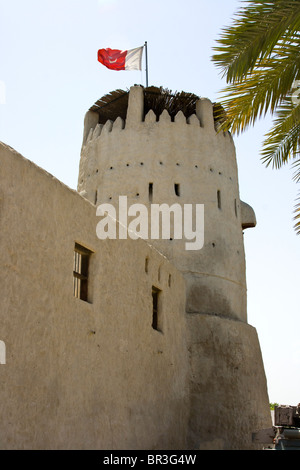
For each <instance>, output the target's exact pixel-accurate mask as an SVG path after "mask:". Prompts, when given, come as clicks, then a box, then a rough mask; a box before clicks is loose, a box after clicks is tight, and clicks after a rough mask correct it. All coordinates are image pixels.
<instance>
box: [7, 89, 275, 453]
mask: <svg viewBox="0 0 300 470" xmlns="http://www.w3.org/2000/svg"><path fill="white" fill-rule="evenodd" d="M142 103H143V100H142V88H141V87H133V88H132V89H131V91H130V96H129V108H128V114H127V119H126V123H124V122H123V121H122V120H121V119H119V118H118V119H117V120H116V121H115V122H114V123H112V122H110V121H108V122H107V124H105V125H104V126H103V127H101V126H99V125H98V124H97V116H96V115H95V113H87V115H86V117H85V128H84V139H83V147H82V155H81V161H80V168H79V178H78V191H79V193H80V194H81V195H82V196H84V197H82V196H81V195H80V194H78V193H77V192H76V191H73V190H70V189H69V188H67V187H66V186H64V185H63V184H62V183H60V182H59V181H58V180H56V179H55V178H53V177H52V176H51V175H49V174H48V173H46V172H45V171H43V170H42V169H40V168H38V167H37V166H36V165H34V164H32V163H31V162H29V161H28V160H26V159H24V158H23V157H21V156H20V155H19V154H17V152H15V151H14V150H12V149H11V148H9V147H8V146H6V145H4V144H1V147H0V157H1V185H0V224H1V265H2V267H3V269H2V270H1V285H2V289H3V293H4V294H3V295H2V296H1V309H0V325H1V338H0V339H1V340H2V341H5V345H6V364H5V365H0V378H1V379H0V380H1V390H0V400H1V401H0V416H1V421H0V423H1V424H0V448H2V449H253V448H255V446H254V445H253V444H252V441H251V434H252V432H255V431H257V430H259V429H261V428H267V427H270V426H271V418H270V413H269V404H268V395H267V388H266V378H265V375H264V368H263V363H262V359H261V352H260V347H259V342H258V338H257V334H256V331H255V329H254V328H253V327H252V326H250V325H248V324H247V310H246V276H245V256H244V246H243V236H242V228H243V227H244V228H247V227H252V226H254V225H255V223H256V221H255V214H254V212H253V210H252V208H251V207H250V206H248V205H247V204H244V203H243V202H242V201H240V198H239V190H238V179H237V168H236V158H235V149H234V144H233V141H232V139H231V137H230V135H228V134H225V135H224V134H223V133H222V134H220V133H219V134H217V133H216V131H215V128H214V123H213V118H212V105H211V102H210V101H209V100H207V99H203V100H200V101H199V102H198V103H197V106H196V114H195V115H193V116H191V117H190V118H189V119H186V118H185V117H184V116H183V114H182V113H179V114H178V115H177V116H176V118H175V122H171V120H170V116H169V115H168V112H167V110H165V111H164V112H163V113H162V115H161V116H160V119H159V122H156V120H155V116H154V113H153V112H151V111H150V112H149V113H148V115H147V116H146V117H145V120H144V121H143V119H142V117H143V109H142ZM150 182H151V183H153V200H152V202H153V203H163V202H165V203H168V204H170V205H171V204H172V203H175V202H176V203H180V204H185V203H189V204H191V203H192V204H195V203H199V204H204V205H205V244H204V247H203V249H202V250H200V251H199V252H187V251H186V250H185V249H184V244H183V242H182V241H180V240H163V241H160V240H157V241H155V240H153V241H152V240H149V243H147V242H146V241H143V240H138V241H137V240H130V239H128V240H105V241H103V240H102V241H101V240H99V239H98V238H97V237H96V224H97V217H96V205H97V204H100V203H102V202H111V203H112V204H116V206H117V201H118V197H119V195H127V196H128V202H129V203H133V202H140V203H144V204H146V205H147V204H148V205H150V201H149V192H148V188H149V183H150ZM175 183H177V184H180V197H178V196H176V195H175V194H174V184H175ZM217 191H220V192H221V208H220V207H218V200H217ZM87 199H88V200H87ZM75 242H77V243H80V244H82V245H83V246H85V247H86V248H88V249H90V250H92V252H93V254H92V255H91V263H90V273H89V277H90V283H89V298H88V300H89V302H84V301H82V300H79V299H77V298H75V297H74V296H73V286H72V282H73V250H74V244H75ZM146 259H147V262H146ZM146 266H147V269H145V268H146ZM146 271H147V272H146ZM170 276H171V277H170ZM170 279H171V282H169V281H170ZM169 284H170V285H169ZM152 286H155V287H157V288H159V289H161V291H162V292H161V299H160V300H161V303H160V310H161V315H162V328H161V329H162V331H161V332H160V331H156V330H154V329H153V328H152V326H151V323H152V296H151V289H152Z"/></svg>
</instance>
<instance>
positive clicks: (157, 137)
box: [78, 86, 271, 449]
mask: <svg viewBox="0 0 300 470" xmlns="http://www.w3.org/2000/svg"><path fill="white" fill-rule="evenodd" d="M215 108H216V106H214V105H213V104H212V103H211V101H210V100H208V99H206V98H199V97H197V96H195V95H193V94H189V93H179V94H175V95H172V94H171V93H169V92H168V91H165V90H163V89H157V88H146V89H144V88H143V87H141V86H134V87H132V88H131V89H130V92H129V93H128V92H124V91H122V90H117V91H115V92H113V93H111V94H110V95H108V96H105V97H103V98H102V99H101V100H99V101H98V102H97V103H95V105H94V106H93V107H92V108H91V109H90V110H89V111H88V112H87V114H86V116H85V125H84V135H83V144H82V151H81V159H80V169H79V178H78V191H79V192H80V194H82V195H83V196H84V197H86V198H87V199H89V200H90V201H91V202H92V203H94V204H95V205H97V206H98V205H99V204H103V203H110V204H112V205H113V206H114V207H115V208H118V204H119V197H120V196H126V197H127V204H128V206H130V205H132V204H136V203H139V204H142V205H143V206H145V207H147V208H148V209H149V210H148V214H149V213H151V209H152V207H153V206H154V205H159V206H161V205H163V204H166V205H168V207H170V208H171V207H173V206H174V205H176V207H177V208H178V207H179V208H181V209H182V213H184V210H185V208H186V206H187V205H190V207H194V208H196V207H197V205H202V206H201V207H202V208H204V232H203V233H204V239H201V240H200V244H199V246H198V248H199V249H187V245H186V242H187V240H186V239H185V238H184V237H182V239H180V237H176V236H174V234H175V230H174V234H173V233H172V230H171V232H170V236H169V237H168V239H165V238H162V237H160V238H154V239H153V238H152V237H151V236H149V235H150V234H149V233H148V238H149V243H151V244H152V245H154V246H155V247H156V248H157V249H158V250H159V251H160V252H161V253H163V254H164V255H165V256H166V257H167V258H168V259H169V260H170V261H171V262H172V263H173V264H174V265H175V266H176V267H177V269H179V270H180V271H181V272H182V274H183V275H184V277H185V280H186V325H187V337H188V340H187V341H188V344H187V350H186V351H185V353H186V354H188V356H189V371H188V374H189V380H188V383H189V385H188V387H189V390H188V393H189V398H190V399H189V402H190V405H189V406H190V410H189V413H190V419H189V425H188V429H187V441H188V445H189V448H191V449H199V448H200V449H251V448H256V446H255V445H254V444H253V443H252V441H251V433H253V432H255V431H257V430H259V429H263V428H268V427H270V426H271V418H270V412H269V403H268V394H267V386H266V378H265V374H264V367H263V362H262V357H261V352H260V346H259V341H258V337H257V334H256V330H255V329H254V328H253V327H251V326H250V325H248V324H247V305H246V275H245V254H244V243H243V230H244V229H246V228H249V227H254V226H255V224H256V221H255V214H254V212H253V210H252V208H251V207H250V206H249V205H247V204H245V203H244V202H242V201H241V200H240V196H239V186H238V174H237V162H236V154H235V146H234V143H233V139H232V137H231V135H230V134H229V133H228V132H225V133H224V132H217V127H218V121H217V120H216V119H215V118H214V111H215ZM194 214H195V212H194ZM121 217H122V214H121ZM174 217H175V216H174ZM182 220H184V219H182ZM201 220H202V219H201ZM174 221H175V219H174ZM150 222H152V219H151V221H150ZM196 222H197V220H196ZM202 222H203V220H202ZM196 225H197V224H196ZM173 228H174V229H175V224H174V227H173ZM202 228H203V227H202ZM194 229H196V230H195V231H196V232H197V227H194ZM194 248H195V246H194ZM178 333H179V334H180V331H179V332H178Z"/></svg>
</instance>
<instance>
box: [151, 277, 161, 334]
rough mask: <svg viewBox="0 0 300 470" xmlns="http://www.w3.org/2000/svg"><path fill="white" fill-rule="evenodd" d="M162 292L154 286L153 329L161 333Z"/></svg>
mask: <svg viewBox="0 0 300 470" xmlns="http://www.w3.org/2000/svg"><path fill="white" fill-rule="evenodd" d="M160 293H161V291H160V290H159V289H157V287H154V286H152V302H153V311H152V328H153V329H154V330H157V331H161V317H160V311H159V310H160V306H159V296H160Z"/></svg>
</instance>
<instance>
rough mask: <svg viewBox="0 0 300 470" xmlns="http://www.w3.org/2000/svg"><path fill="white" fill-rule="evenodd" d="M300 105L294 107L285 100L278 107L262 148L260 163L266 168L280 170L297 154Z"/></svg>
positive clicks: (290, 102) (289, 100)
mask: <svg viewBox="0 0 300 470" xmlns="http://www.w3.org/2000/svg"><path fill="white" fill-rule="evenodd" d="M299 145H300V105H298V106H294V105H293V103H292V101H291V99H288V98H287V99H286V100H285V101H284V102H283V103H282V104H281V106H279V107H278V111H277V118H276V119H275V121H274V125H273V127H272V129H271V130H270V131H269V132H268V133H267V134H266V138H265V140H264V142H263V148H262V152H261V153H262V161H263V163H264V164H266V166H269V165H271V164H272V166H273V168H276V169H278V168H280V167H281V166H282V165H284V164H285V163H287V162H288V160H290V159H295V158H296V157H297V156H298V154H299Z"/></svg>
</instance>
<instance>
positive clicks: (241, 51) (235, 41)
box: [212, 0, 300, 83]
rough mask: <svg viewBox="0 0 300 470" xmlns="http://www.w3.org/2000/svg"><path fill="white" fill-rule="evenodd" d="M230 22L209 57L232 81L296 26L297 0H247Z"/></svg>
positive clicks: (299, 23)
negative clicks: (213, 52)
mask: <svg viewBox="0 0 300 470" xmlns="http://www.w3.org/2000/svg"><path fill="white" fill-rule="evenodd" d="M246 3H247V6H246V7H244V8H242V9H241V10H240V11H239V12H238V13H237V14H236V17H235V18H234V21H233V24H232V26H230V27H229V28H226V29H224V30H223V31H222V35H221V38H220V39H218V40H217V44H218V45H217V46H216V47H214V50H215V51H216V54H214V55H213V57H212V60H213V61H214V62H215V63H216V65H217V66H218V67H220V68H221V70H222V72H223V76H226V79H227V82H228V83H232V82H233V81H235V80H238V79H240V78H242V77H243V76H244V75H245V74H247V73H248V72H251V71H252V70H253V68H254V67H256V66H257V63H258V62H259V61H261V60H263V59H265V58H266V57H269V56H270V55H271V53H272V52H273V50H274V47H275V46H276V45H277V44H278V42H279V41H280V40H282V41H285V40H286V38H290V37H291V36H293V34H294V33H295V32H297V31H299V30H300V3H299V1H298V0H296V1H291V0H275V1H274V0H273V1H268V2H266V1H262V0H254V1H247V2H246Z"/></svg>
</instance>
